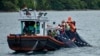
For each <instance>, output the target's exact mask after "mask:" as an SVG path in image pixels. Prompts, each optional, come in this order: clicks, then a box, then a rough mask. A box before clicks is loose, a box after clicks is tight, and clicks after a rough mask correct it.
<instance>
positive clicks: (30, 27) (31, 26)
mask: <svg viewBox="0 0 100 56" xmlns="http://www.w3.org/2000/svg"><path fill="white" fill-rule="evenodd" d="M23 33H24V34H39V33H40V23H39V22H36V23H35V22H34V21H25V22H24V27H23Z"/></svg>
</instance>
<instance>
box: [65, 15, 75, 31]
mask: <svg viewBox="0 0 100 56" xmlns="http://www.w3.org/2000/svg"><path fill="white" fill-rule="evenodd" d="M67 23H68V25H69V26H70V29H71V31H72V32H76V27H75V21H72V18H71V17H68V20H67Z"/></svg>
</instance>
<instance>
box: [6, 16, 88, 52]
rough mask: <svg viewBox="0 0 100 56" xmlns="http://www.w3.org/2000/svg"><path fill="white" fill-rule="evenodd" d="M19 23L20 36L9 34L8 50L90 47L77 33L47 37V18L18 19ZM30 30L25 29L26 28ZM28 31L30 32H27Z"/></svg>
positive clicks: (68, 32) (66, 32)
mask: <svg viewBox="0 0 100 56" xmlns="http://www.w3.org/2000/svg"><path fill="white" fill-rule="evenodd" d="M19 21H20V22H21V34H9V35H8V36H7V41H8V45H9V48H10V49H12V50H14V51H17V52H20V51H21V52H22V51H27V52H28V51H40V50H48V51H49V50H56V49H59V48H61V47H80V46H90V45H89V44H88V43H87V42H86V41H83V40H82V39H81V38H80V36H79V35H78V33H77V32H75V33H73V32H70V31H65V34H59V35H57V36H56V37H55V36H54V37H53V36H50V35H48V34H47V33H48V30H47V24H46V22H48V21H49V20H48V19H47V17H43V18H42V19H40V18H36V19H26V18H25V19H19ZM29 26H30V27H31V28H27V27H29ZM29 29H30V30H29Z"/></svg>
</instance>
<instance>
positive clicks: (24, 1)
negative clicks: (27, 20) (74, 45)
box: [0, 0, 100, 11]
mask: <svg viewBox="0 0 100 56" xmlns="http://www.w3.org/2000/svg"><path fill="white" fill-rule="evenodd" d="M24 5H27V7H29V8H32V9H35V8H36V9H37V10H85V9H100V0H35V1H34V0H0V11H18V10H19V9H20V8H22V7H23V6H24Z"/></svg>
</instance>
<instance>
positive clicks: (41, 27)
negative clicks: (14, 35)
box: [19, 19, 48, 35]
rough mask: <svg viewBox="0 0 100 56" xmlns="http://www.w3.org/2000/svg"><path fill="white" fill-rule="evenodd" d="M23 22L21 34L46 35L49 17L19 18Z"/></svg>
mask: <svg viewBox="0 0 100 56" xmlns="http://www.w3.org/2000/svg"><path fill="white" fill-rule="evenodd" d="M19 21H20V22H21V34H35V35H46V32H47V31H46V28H47V27H46V22H48V20H47V19H19Z"/></svg>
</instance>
